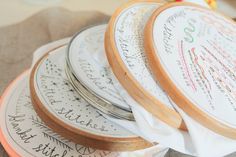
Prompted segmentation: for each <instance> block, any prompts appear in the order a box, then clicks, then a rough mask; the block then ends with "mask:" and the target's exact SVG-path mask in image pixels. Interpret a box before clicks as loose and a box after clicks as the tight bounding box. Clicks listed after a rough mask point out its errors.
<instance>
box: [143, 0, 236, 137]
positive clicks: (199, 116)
mask: <svg viewBox="0 0 236 157" xmlns="http://www.w3.org/2000/svg"><path fill="white" fill-rule="evenodd" d="M175 6H194V7H197V8H201V9H204V10H211V9H207V8H205V7H202V6H199V5H196V4H192V3H187V2H183V3H170V4H167V5H164V6H162V7H161V8H159V9H158V10H156V11H155V12H154V13H153V15H152V17H151V18H150V19H149V21H148V23H147V25H146V28H145V33H144V38H145V40H144V41H145V43H144V46H145V51H146V52H148V53H146V55H147V57H148V61H149V65H150V67H151V69H152V71H153V72H154V75H155V77H156V79H157V80H158V81H159V83H160V85H161V86H162V88H163V89H164V90H165V91H166V92H167V93H168V94H169V96H170V97H171V99H172V100H173V101H174V102H175V103H176V104H177V105H178V106H179V107H180V108H181V109H183V110H184V112H186V113H187V114H188V115H189V116H191V117H192V118H193V119H195V120H196V121H198V122H199V123H201V124H202V125H203V126H205V127H206V128H208V129H210V130H212V131H214V132H216V133H218V134H221V135H223V136H226V137H229V138H233V139H236V128H232V127H229V126H227V125H225V124H223V123H221V122H219V121H217V120H216V119H214V118H212V117H210V116H209V115H207V114H206V113H204V112H203V111H201V110H200V109H199V108H198V107H196V106H195V105H194V104H193V103H192V102H191V101H190V100H188V99H187V98H186V97H185V96H184V95H183V94H182V93H181V91H180V90H179V89H178V87H177V86H176V85H175V84H174V83H173V82H172V81H171V79H170V78H169V76H168V75H167V73H166V72H165V70H164V68H163V66H162V65H161V62H160V60H159V58H158V57H157V56H156V55H155V53H156V52H157V48H156V47H155V46H154V45H155V44H154V41H153V35H152V30H153V26H154V22H155V19H156V18H157V16H158V15H159V14H160V13H161V12H162V11H164V10H166V9H168V8H171V7H175ZM211 11H212V10H211ZM213 12H215V11H213ZM217 14H220V15H222V14H221V13H217ZM223 16H224V15H223ZM224 17H225V18H226V19H229V20H230V22H233V23H235V22H234V21H233V20H232V19H230V18H228V17H226V16H224Z"/></svg>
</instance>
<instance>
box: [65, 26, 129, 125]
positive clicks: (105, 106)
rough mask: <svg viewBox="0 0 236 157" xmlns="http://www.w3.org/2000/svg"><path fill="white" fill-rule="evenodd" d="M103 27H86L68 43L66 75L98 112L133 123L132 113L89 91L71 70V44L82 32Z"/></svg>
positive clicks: (72, 69)
mask: <svg viewBox="0 0 236 157" xmlns="http://www.w3.org/2000/svg"><path fill="white" fill-rule="evenodd" d="M103 25H104V24H103ZM103 25H95V26H90V27H86V28H84V29H83V30H81V31H80V32H78V33H77V34H76V35H75V36H74V37H73V38H72V39H71V41H70V43H69V45H68V49H67V53H66V68H65V69H66V74H67V77H68V78H69V80H70V82H71V84H72V85H73V87H74V88H75V89H76V91H77V92H78V93H79V94H80V95H81V96H82V97H83V98H84V99H85V100H86V101H88V102H89V103H90V104H92V105H93V106H94V107H95V108H97V109H98V110H100V111H101V112H103V113H105V114H107V115H109V116H113V117H115V118H118V119H126V120H131V121H134V117H133V114H132V111H131V110H130V111H128V110H126V109H123V108H120V107H119V105H116V104H115V103H114V102H111V101H109V100H108V99H107V98H105V97H102V96H100V95H99V94H97V93H96V92H94V91H93V90H92V89H90V88H89V87H88V86H87V85H86V83H83V81H80V77H79V76H78V74H77V73H76V70H75V69H74V68H76V67H74V68H73V66H72V64H71V61H70V53H73V52H71V51H70V49H71V47H72V44H73V42H74V41H75V40H76V39H77V38H78V37H79V36H80V34H81V33H83V32H84V31H89V29H92V28H95V27H99V26H103Z"/></svg>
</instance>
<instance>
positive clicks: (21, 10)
mask: <svg viewBox="0 0 236 157" xmlns="http://www.w3.org/2000/svg"><path fill="white" fill-rule="evenodd" d="M127 1H128V0H0V26H4V25H10V24H13V23H17V22H20V21H22V20H23V19H26V18H27V17H30V16H31V15H33V14H34V13H36V12H39V11H40V10H43V9H46V8H49V7H63V8H66V9H68V10H70V11H81V10H97V11H101V12H104V13H106V14H109V15H111V14H112V12H113V11H114V10H115V8H117V7H118V6H120V5H121V4H123V3H125V2H127ZM196 1H197V0H196ZM217 4H218V9H219V10H221V11H223V12H225V14H227V15H229V16H231V17H236V0H217Z"/></svg>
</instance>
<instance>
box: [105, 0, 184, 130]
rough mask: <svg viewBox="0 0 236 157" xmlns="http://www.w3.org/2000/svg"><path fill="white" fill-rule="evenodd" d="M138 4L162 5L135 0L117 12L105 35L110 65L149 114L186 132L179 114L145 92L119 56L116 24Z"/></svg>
mask: <svg viewBox="0 0 236 157" xmlns="http://www.w3.org/2000/svg"><path fill="white" fill-rule="evenodd" d="M137 3H159V4H160V0H134V1H131V2H129V3H126V4H125V5H123V6H122V7H120V8H118V9H117V10H116V11H115V13H114V14H113V15H112V17H111V19H110V22H109V25H108V28H107V31H106V34H105V50H106V55H107V58H108V61H109V64H110V66H111V68H112V70H113V72H114V74H115V76H116V77H117V79H118V80H119V82H120V83H121V84H122V85H123V87H124V88H125V89H126V91H127V92H128V93H129V94H130V95H131V96H132V97H133V98H134V99H135V100H136V101H137V102H138V103H140V104H141V105H142V106H143V107H144V108H145V109H146V110H147V111H148V112H150V113H152V114H153V115H154V116H155V117H157V118H158V119H160V120H161V121H163V122H165V123H167V124H169V125H170V126H172V127H174V128H179V129H182V130H186V126H185V124H184V122H183V119H182V117H181V116H180V115H179V113H178V112H177V111H175V110H173V109H170V108H169V107H167V106H166V105H164V104H163V103H162V102H160V101H159V100H158V99H157V98H155V97H154V96H152V95H151V94H150V93H149V92H148V91H147V90H145V89H144V88H143V87H142V85H141V84H140V83H139V82H138V81H137V80H136V79H135V77H134V76H133V75H132V74H131V73H130V72H129V69H128V68H127V67H126V65H125V64H124V62H123V61H122V58H121V56H120V55H119V52H118V49H117V46H116V43H115V32H114V28H115V22H116V20H117V18H118V17H119V15H120V14H121V12H122V11H123V10H125V9H127V8H128V7H130V6H132V5H135V4H137Z"/></svg>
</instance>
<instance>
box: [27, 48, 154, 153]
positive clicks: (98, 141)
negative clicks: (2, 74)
mask: <svg viewBox="0 0 236 157" xmlns="http://www.w3.org/2000/svg"><path fill="white" fill-rule="evenodd" d="M62 46H63V45H62ZM62 46H59V47H57V48H60V47H62ZM57 48H55V49H57ZM55 49H53V50H55ZM53 50H51V51H50V52H52V51H53ZM50 52H48V53H47V54H45V55H44V56H43V57H42V58H41V59H40V60H39V61H38V62H37V63H36V64H35V65H34V67H33V69H32V71H31V74H30V93H31V99H32V103H33V106H34V109H35V111H36V112H37V114H38V115H39V117H40V118H41V119H42V120H43V121H44V122H45V124H46V125H48V126H49V127H50V128H52V129H53V131H55V132H56V133H58V134H60V135H62V136H64V137H66V138H68V139H70V140H72V141H73V142H75V143H78V144H81V145H84V146H87V147H92V148H96V149H100V150H109V151H133V150H139V149H144V148H147V147H150V146H152V144H151V143H149V142H147V141H145V140H144V139H142V138H141V137H131V138H112V137H105V136H99V135H95V134H91V133H88V132H85V131H83V130H80V129H78V128H76V127H73V126H71V125H68V124H66V123H65V122H63V121H61V120H60V119H58V118H57V117H56V116H54V115H53V114H51V113H50V112H49V111H48V110H47V109H46V107H45V106H44V105H43V103H42V102H41V101H40V98H39V97H38V96H37V92H36V90H35V86H34V77H35V74H36V70H37V68H38V66H39V65H40V63H41V62H42V61H43V60H44V59H45V58H46V57H47V56H48V55H49V53H50Z"/></svg>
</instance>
